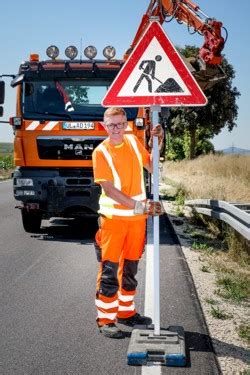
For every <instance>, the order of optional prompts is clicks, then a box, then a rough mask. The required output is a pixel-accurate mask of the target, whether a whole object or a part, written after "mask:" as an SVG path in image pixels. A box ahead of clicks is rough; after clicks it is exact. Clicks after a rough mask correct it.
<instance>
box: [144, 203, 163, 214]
mask: <svg viewBox="0 0 250 375" xmlns="http://www.w3.org/2000/svg"><path fill="white" fill-rule="evenodd" d="M146 213H147V214H148V215H150V216H160V215H163V214H164V213H165V210H164V207H163V206H162V204H161V202H155V201H151V200H148V201H147V203H146Z"/></svg>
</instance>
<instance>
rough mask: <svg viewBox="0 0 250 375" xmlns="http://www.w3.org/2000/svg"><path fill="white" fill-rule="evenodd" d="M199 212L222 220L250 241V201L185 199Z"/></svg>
mask: <svg viewBox="0 0 250 375" xmlns="http://www.w3.org/2000/svg"><path fill="white" fill-rule="evenodd" d="M185 205H186V206H191V207H193V208H194V209H195V210H196V211H197V212H198V213H200V214H203V215H208V216H211V217H213V218H216V219H219V220H222V221H224V222H226V223H227V224H229V225H230V226H231V227H232V228H234V229H235V230H236V231H237V232H239V233H240V234H241V235H242V236H243V237H245V238H246V239H247V240H248V241H250V203H229V202H225V201H219V200H215V199H194V200H188V201H185Z"/></svg>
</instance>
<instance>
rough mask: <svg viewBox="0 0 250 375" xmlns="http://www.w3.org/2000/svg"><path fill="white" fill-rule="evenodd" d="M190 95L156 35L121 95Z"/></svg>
mask: <svg viewBox="0 0 250 375" xmlns="http://www.w3.org/2000/svg"><path fill="white" fill-rule="evenodd" d="M163 93H168V95H172V96H175V95H176V94H177V93H182V95H190V91H189V90H188V88H187V86H186V85H185V83H184V82H183V80H182V78H181V77H180V75H179V74H178V73H177V71H176V68H175V67H174V65H173V64H172V62H171V60H170V59H169V57H168V56H167V54H166V52H165V51H164V49H163V48H162V46H161V45H160V43H159V42H158V40H157V39H156V38H155V37H154V38H153V39H152V41H151V43H150V44H149V46H148V47H147V49H146V50H145V52H144V53H143V55H142V56H141V58H140V60H139V61H138V63H137V64H136V66H135V68H134V70H133V71H132V73H131V74H130V76H129V77H128V79H127V81H126V82H125V84H124V86H123V87H122V89H121V91H120V92H119V94H118V97H119V96H132V95H136V96H145V95H148V96H162V94H163Z"/></svg>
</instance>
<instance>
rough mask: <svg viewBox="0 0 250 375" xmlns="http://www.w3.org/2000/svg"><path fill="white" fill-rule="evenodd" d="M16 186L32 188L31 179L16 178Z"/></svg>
mask: <svg viewBox="0 0 250 375" xmlns="http://www.w3.org/2000/svg"><path fill="white" fill-rule="evenodd" d="M16 185H17V186H33V185H34V184H33V180H32V179H31V178H17V179H16Z"/></svg>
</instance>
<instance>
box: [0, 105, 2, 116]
mask: <svg viewBox="0 0 250 375" xmlns="http://www.w3.org/2000/svg"><path fill="white" fill-rule="evenodd" d="M0 117H3V107H1V106H0Z"/></svg>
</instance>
